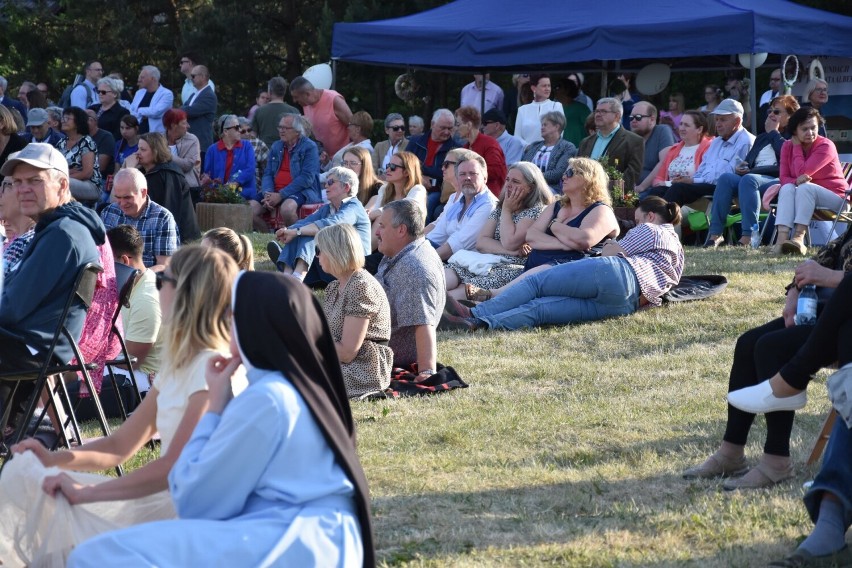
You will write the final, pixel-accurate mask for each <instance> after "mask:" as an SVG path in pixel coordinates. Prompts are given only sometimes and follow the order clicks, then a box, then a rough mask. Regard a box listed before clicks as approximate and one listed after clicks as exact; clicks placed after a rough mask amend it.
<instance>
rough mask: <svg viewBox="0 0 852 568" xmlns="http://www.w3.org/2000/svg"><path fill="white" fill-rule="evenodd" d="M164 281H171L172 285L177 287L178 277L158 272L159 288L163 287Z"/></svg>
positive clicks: (157, 281) (157, 282)
mask: <svg viewBox="0 0 852 568" xmlns="http://www.w3.org/2000/svg"><path fill="white" fill-rule="evenodd" d="M163 282H169V283H170V284H171V285H172V286H175V287H177V278H172V277H171V276H166V275H165V274H163V273H162V272H157V278H156V284H157V290H162V289H163Z"/></svg>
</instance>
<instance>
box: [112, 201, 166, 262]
mask: <svg viewBox="0 0 852 568" xmlns="http://www.w3.org/2000/svg"><path fill="white" fill-rule="evenodd" d="M101 220H102V221H103V222H104V226H105V227H106V228H107V230H109V229H112V228H113V227H117V226H119V225H130V226H131V227H134V228H135V229H136V230H137V231H139V234H141V235H142V241H143V242H144V248H143V249H142V262H143V263H144V264H145V266H148V267H150V266H154V265H155V264H157V257H158V256H172V255H173V254H174V253H175V251H176V250H177V248H178V242H179V239H178V237H179V235H178V228H177V225H176V224H175V218H174V217H172V214H171V213H170V212H169V210H168V209H165V208H164V207H161V206H159V205H157V204H156V203H154V202H153V201H151V199H150V198H149V199H148V204H147V205H146V206H145V209H143V210H142V211H141V212H140V213H139V216H138V217H130V216H129V215H125V213H124V211H122V210H121V209H120V208H119V207H118V205H116V204H115V203H110V204H109V205H108V206H107V207H106V209H104V210H103V211H102V212H101Z"/></svg>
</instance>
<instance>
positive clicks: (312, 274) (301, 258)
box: [266, 167, 370, 286]
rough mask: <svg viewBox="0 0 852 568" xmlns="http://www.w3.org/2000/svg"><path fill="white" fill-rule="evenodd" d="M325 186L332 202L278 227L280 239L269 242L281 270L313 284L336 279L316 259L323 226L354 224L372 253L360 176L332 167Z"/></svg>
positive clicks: (362, 241) (368, 219) (364, 251)
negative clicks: (318, 240)
mask: <svg viewBox="0 0 852 568" xmlns="http://www.w3.org/2000/svg"><path fill="white" fill-rule="evenodd" d="M325 187H326V196H327V197H328V203H326V204H325V205H323V206H322V207H320V208H319V209H317V210H316V211H314V212H313V213H312V214H310V215H308V216H307V217H305V218H304V219H300V220H298V221H296V222H295V223H294V224H293V225H290V226H289V227H284V228H282V229H278V231H277V232H276V233H275V237H276V238H277V239H278V242H275V241H271V242H270V243H269V244H267V245H266V252H267V254H269V259H270V260H271V261H272V263H273V264H274V265H275V267H276V268H277V269H278V270H280V271H281V272H283V273H285V274H289V275H290V276H292V277H294V278H296V279H297V280H300V281H302V282H304V283H305V284H307V285H309V286H312V285H315V284H319V285H322V284H323V283H328V282H331V281H332V280H334V276H333V275H331V274H328V273H327V272H325V271H323V270H322V268H321V267H320V266H319V263H317V262H314V261H315V260H316V242H315V240H314V237H316V234H317V233H318V232H319V230H320V229H322V228H324V227H328V226H330V225H337V224H338V223H346V224H347V225H352V226H353V227H355V230H356V231H357V232H358V236H359V237H360V239H361V245H362V246H363V248H364V250H363V253H364V255H365V256H366V255H367V254H369V253H370V218H369V217H368V216H367V211H366V210H365V209H364V206H363V205H361V202H360V201H358V198H357V197H356V196H357V195H358V176H356V175H355V172H353V171H352V170H350V169H348V168H339V167H338V168H331V169H330V170H329V171H328V173H327V174H326V178H325ZM278 243H281V244H280V245H279V244H278Z"/></svg>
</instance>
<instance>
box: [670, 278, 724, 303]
mask: <svg viewBox="0 0 852 568" xmlns="http://www.w3.org/2000/svg"><path fill="white" fill-rule="evenodd" d="M727 286H728V279H727V278H725V277H724V276H722V275H720V274H701V275H698V276H682V277H681V279H680V282H678V283H677V285H675V286H674V287H672V289H671V290H669V291H668V292H666V293H665V294H663V301H664V302H688V301H690V300H703V299H705V298H709V297H711V296H715V295H716V294H720V293H721V292H722V291H723V290H724V289H725V288H726V287H727Z"/></svg>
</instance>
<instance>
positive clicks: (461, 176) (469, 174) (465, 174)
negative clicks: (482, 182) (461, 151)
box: [458, 172, 479, 179]
mask: <svg viewBox="0 0 852 568" xmlns="http://www.w3.org/2000/svg"><path fill="white" fill-rule="evenodd" d="M458 176H459V179H464V178H476V177H479V172H459V173H458Z"/></svg>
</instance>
